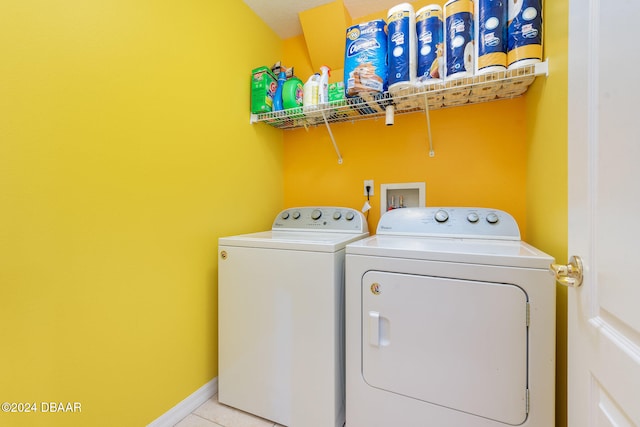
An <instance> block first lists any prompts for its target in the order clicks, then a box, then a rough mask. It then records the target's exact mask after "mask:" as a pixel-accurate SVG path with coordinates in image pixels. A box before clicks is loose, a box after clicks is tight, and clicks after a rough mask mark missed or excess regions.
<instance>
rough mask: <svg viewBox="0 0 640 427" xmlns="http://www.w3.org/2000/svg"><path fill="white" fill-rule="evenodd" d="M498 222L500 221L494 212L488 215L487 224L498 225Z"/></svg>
mask: <svg viewBox="0 0 640 427" xmlns="http://www.w3.org/2000/svg"><path fill="white" fill-rule="evenodd" d="M498 220H499V218H498V215H496V214H494V213H493V212H491V213H490V214H488V215H487V222H488V223H489V224H496V223H497V222H498Z"/></svg>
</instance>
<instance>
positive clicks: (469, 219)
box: [467, 212, 480, 224]
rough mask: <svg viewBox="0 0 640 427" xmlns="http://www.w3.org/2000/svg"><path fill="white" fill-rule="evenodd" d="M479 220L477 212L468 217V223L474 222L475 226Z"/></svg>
mask: <svg viewBox="0 0 640 427" xmlns="http://www.w3.org/2000/svg"><path fill="white" fill-rule="evenodd" d="M479 219H480V217H479V216H478V214H477V213H475V212H471V213H470V214H469V215H467V221H469V222H472V223H474V224H475V223H476V222H478V220H479Z"/></svg>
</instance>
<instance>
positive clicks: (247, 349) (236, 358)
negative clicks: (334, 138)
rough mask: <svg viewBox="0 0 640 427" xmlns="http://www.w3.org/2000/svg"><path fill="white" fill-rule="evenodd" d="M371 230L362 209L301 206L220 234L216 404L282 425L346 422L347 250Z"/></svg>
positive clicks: (320, 426) (336, 426)
mask: <svg viewBox="0 0 640 427" xmlns="http://www.w3.org/2000/svg"><path fill="white" fill-rule="evenodd" d="M368 234H369V233H368V226H367V222H366V220H365V218H364V216H363V215H362V213H360V212H358V211H356V210H353V209H349V208H340V207H301V208H292V209H287V210H285V211H283V212H281V213H280V214H279V215H278V216H277V217H276V219H275V221H274V222H273V226H272V229H271V231H265V232H261V233H253V234H245V235H240V236H232V237H224V238H220V240H219V256H220V258H219V263H218V307H219V312H218V316H219V317H218V322H219V376H218V390H219V391H218V398H219V400H220V402H222V403H224V404H227V405H230V406H233V407H235V408H238V409H241V410H243V411H246V412H249V413H252V414H255V415H258V416H260V417H263V418H266V419H269V420H272V421H275V422H277V423H278V424H281V425H284V426H290V427H342V426H343V425H344V420H345V414H344V412H345V409H344V405H345V403H344V402H345V384H344V363H345V362H344V357H345V355H344V351H345V350H344V259H345V246H346V245H347V244H348V243H350V242H354V241H356V240H358V239H362V238H364V237H366V236H368Z"/></svg>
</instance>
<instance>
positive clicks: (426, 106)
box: [424, 92, 436, 157]
mask: <svg viewBox="0 0 640 427" xmlns="http://www.w3.org/2000/svg"><path fill="white" fill-rule="evenodd" d="M424 115H425V116H426V117H427V139H428V142H429V157H435V155H436V152H435V151H433V139H431V119H430V118H429V99H428V98H427V93H426V92H425V94H424Z"/></svg>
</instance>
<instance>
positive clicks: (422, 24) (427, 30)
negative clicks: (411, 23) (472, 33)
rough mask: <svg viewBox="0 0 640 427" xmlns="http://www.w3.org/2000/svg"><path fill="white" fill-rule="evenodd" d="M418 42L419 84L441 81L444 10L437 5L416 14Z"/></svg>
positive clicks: (442, 71) (442, 70)
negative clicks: (427, 81) (428, 81)
mask: <svg viewBox="0 0 640 427" xmlns="http://www.w3.org/2000/svg"><path fill="white" fill-rule="evenodd" d="M416 40H417V43H418V46H417V53H418V70H417V79H418V82H419V83H421V82H423V81H426V80H431V81H434V80H441V79H442V77H443V76H444V56H443V55H444V22H443V20H442V8H441V7H440V6H438V5H437V4H430V5H428V6H425V7H423V8H421V9H419V10H418V11H417V12H416Z"/></svg>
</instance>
